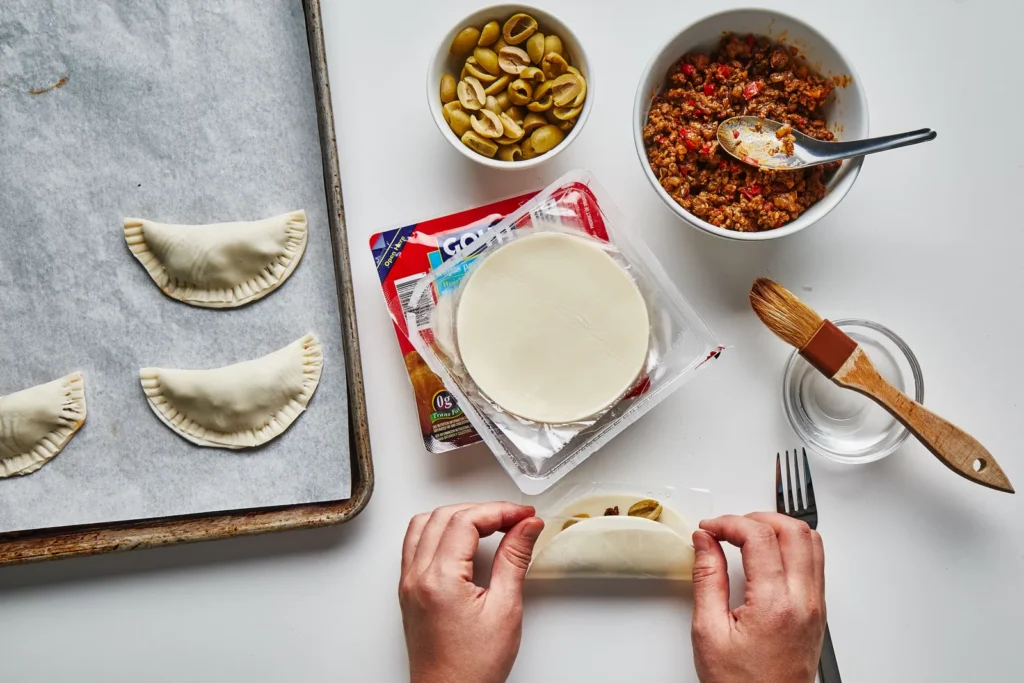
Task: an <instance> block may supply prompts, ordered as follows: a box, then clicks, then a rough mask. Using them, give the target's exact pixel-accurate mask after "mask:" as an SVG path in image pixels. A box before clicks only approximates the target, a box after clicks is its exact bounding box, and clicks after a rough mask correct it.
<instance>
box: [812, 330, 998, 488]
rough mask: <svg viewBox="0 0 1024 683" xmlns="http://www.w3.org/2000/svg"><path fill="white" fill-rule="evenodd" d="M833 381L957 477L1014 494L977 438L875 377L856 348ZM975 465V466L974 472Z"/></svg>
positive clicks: (858, 348) (861, 351)
mask: <svg viewBox="0 0 1024 683" xmlns="http://www.w3.org/2000/svg"><path fill="white" fill-rule="evenodd" d="M832 381H834V382H835V383H836V384H838V385H839V386H841V387H846V388H848V389H853V390H854V391H857V392H859V393H861V394H864V395H865V396H867V397H868V398H871V399H872V400H874V401H875V403H877V404H878V405H880V406H882V407H883V408H885V409H886V410H887V411H888V412H889V414H890V415H892V416H893V417H894V418H896V419H897V420H899V421H900V422H901V423H902V424H903V426H905V427H906V428H907V429H909V430H910V433H911V434H913V435H914V436H916V437H917V439H918V441H920V442H921V443H922V444H924V446H925V448H927V449H928V450H930V451H931V452H932V453H933V454H934V455H935V457H937V458H938V459H939V460H941V461H942V462H943V464H945V465H946V467H948V468H949V469H951V470H953V471H954V472H956V473H957V474H959V475H961V476H963V477H965V478H967V479H970V480H971V481H973V482H976V483H978V484H981V485H982V486H988V487H989V488H993V489H996V490H998V491H1005V492H1007V493H1013V492H1014V491H1013V486H1012V485H1011V484H1010V480H1009V479H1008V478H1007V476H1006V474H1004V473H1003V470H1002V468H1001V467H999V463H998V462H996V459H995V458H994V457H992V454H991V453H989V452H988V450H986V448H985V447H984V446H982V445H981V444H980V443H978V440H977V439H975V438H974V437H973V436H971V435H970V434H968V433H967V432H965V431H964V430H962V429H960V428H959V427H957V426H956V425H954V424H952V423H950V422H947V421H946V420H944V419H942V418H941V417H939V416H938V415H936V414H935V413H933V412H931V411H930V410H928V409H927V408H925V407H924V406H923V405H921V404H920V403H918V402H917V401H914V400H913V399H912V398H910V397H909V396H907V395H906V394H904V393H903V392H902V391H900V390H899V389H897V388H896V387H894V386H893V385H891V384H889V382H887V381H886V380H885V379H884V378H883V377H882V376H881V375H880V374H878V370H876V369H875V366H874V365H872V363H871V359H870V358H868V356H867V354H866V353H864V349H862V348H861V347H860V346H859V345H858V346H857V350H856V351H854V352H853V354H852V355H851V356H850V358H849V359H848V360H847V361H846V363H844V364H843V366H842V367H841V368H840V369H839V372H837V373H836V374H835V376H834V377H833V378H832ZM975 463H977V464H978V470H977V471H976V470H975V469H974V468H975Z"/></svg>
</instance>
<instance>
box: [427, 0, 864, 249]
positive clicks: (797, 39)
mask: <svg viewBox="0 0 1024 683" xmlns="http://www.w3.org/2000/svg"><path fill="white" fill-rule="evenodd" d="M729 32H732V33H738V34H740V35H745V34H747V33H753V34H755V35H764V36H768V37H770V38H771V39H772V40H774V41H779V42H784V43H786V44H787V45H793V46H795V47H796V48H798V49H799V50H800V52H801V54H802V55H803V57H804V58H805V59H806V60H807V62H808V64H809V65H810V66H811V67H812V68H813V69H814V70H815V71H817V72H818V73H819V74H821V75H822V76H824V77H826V78H828V77H831V76H841V75H845V76H849V77H850V78H851V79H852V80H851V81H850V82H849V84H848V85H846V87H837V88H836V89H835V90H834V91H833V94H832V96H831V97H830V99H829V103H828V104H827V105H826V107H825V109H824V110H823V112H824V115H825V120H826V121H827V122H828V123H829V126H830V128H831V129H832V130H833V131H835V132H836V135H837V137H838V138H839V139H841V140H856V139H859V138H865V137H867V136H868V103H867V99H866V98H865V95H864V88H863V87H862V86H861V83H860V77H859V76H857V73H856V72H855V71H854V68H853V65H852V64H850V62H849V61H847V59H846V57H844V56H843V54H842V53H841V52H840V51H839V50H838V49H837V48H836V46H835V45H833V44H832V43H831V42H830V41H829V40H828V38H826V37H825V36H823V35H821V34H820V33H819V32H818V31H816V30H815V29H813V28H811V27H810V26H808V25H807V24H805V23H803V22H802V21H800V20H799V19H794V18H793V17H790V16H787V15H785V14H781V13H779V12H775V11H770V10H763V9H735V10H729V11H726V12H721V13H718V14H712V15H711V16H708V17H705V18H704V19H701V20H699V21H697V22H696V23H693V24H691V25H690V26H688V27H686V28H685V29H683V30H682V31H680V32H679V33H677V34H676V35H675V36H673V37H672V38H671V39H670V40H669V41H668V42H667V43H665V44H664V45H663V46H662V47H661V48H660V49H659V50H658V51H657V52H655V53H654V56H653V57H652V58H651V61H650V62H648V63H647V67H646V68H645V69H644V73H643V76H641V77H640V85H639V86H638V87H637V90H636V98H635V99H634V101H633V142H634V143H635V144H636V151H637V154H638V155H640V163H641V165H642V166H643V168H644V172H645V173H646V174H647V179H648V180H649V181H650V182H651V185H652V186H653V187H654V190H655V192H657V193H658V196H659V197H661V199H662V201H664V202H665V204H666V205H667V206H668V207H669V208H670V209H671V210H672V211H673V212H675V214H676V215H677V216H679V217H680V218H682V219H683V220H684V221H686V222H687V223H688V224H689V225H692V226H693V227H695V228H698V229H700V230H703V231H704V232H707V233H710V234H712V235H716V236H718V237H724V238H726V239H732V240H740V241H761V240H771V239H777V238H779V237H785V236H786V235H792V234H793V233H795V232H799V231H801V230H803V229H804V228H806V227H808V226H810V225H811V224H812V223H815V222H817V221H818V220H820V219H821V218H823V217H824V216H825V214H827V213H828V212H829V211H831V210H832V209H834V208H835V207H836V205H837V204H839V202H841V201H842V200H843V197H845V196H846V193H847V192H849V191H850V188H851V187H853V183H854V181H855V180H857V175H858V174H859V173H860V167H861V164H862V163H863V157H862V158H859V159H851V160H847V161H845V162H843V165H842V168H840V169H839V171H838V172H837V173H836V174H835V175H834V176H833V177H832V179H831V180H830V181H829V183H828V191H827V193H826V194H825V197H824V198H823V199H822V200H821V201H819V202H818V203H816V204H814V205H813V206H811V207H810V208H809V209H807V211H805V212H804V213H802V214H801V215H800V217H799V218H797V219H796V220H795V221H792V222H790V223H787V224H786V225H784V226H782V227H781V228H778V229H775V230H767V231H765V232H738V231H736V230H727V229H725V228H719V227H717V226H714V225H711V224H710V223H708V222H706V221H702V220H701V219H699V218H697V217H696V216H694V215H693V214H691V213H689V212H687V211H686V210H685V209H683V207H681V206H679V204H677V203H676V202H675V200H673V199H672V197H671V196H670V195H669V194H668V192H666V191H665V189H664V188H663V187H662V186H661V184H660V183H659V182H658V178H657V176H655V175H654V172H653V171H652V170H651V166H650V164H649V163H648V162H647V152H646V150H645V149H644V139H643V129H644V124H645V123H646V122H647V112H648V111H649V110H650V107H651V100H653V99H654V96H655V95H657V94H658V93H659V92H660V91H661V89H662V87H663V86H664V84H665V80H666V75H667V74H668V71H669V69H670V68H671V67H672V66H673V65H675V64H677V63H678V62H679V60H680V59H681V58H682V57H683V55H685V54H686V53H687V52H693V51H697V50H699V51H704V52H710V51H712V50H714V49H715V47H716V46H717V45H718V42H719V40H720V39H721V37H722V34H724V33H729ZM438 78H440V75H439V76H438ZM442 122H443V121H442Z"/></svg>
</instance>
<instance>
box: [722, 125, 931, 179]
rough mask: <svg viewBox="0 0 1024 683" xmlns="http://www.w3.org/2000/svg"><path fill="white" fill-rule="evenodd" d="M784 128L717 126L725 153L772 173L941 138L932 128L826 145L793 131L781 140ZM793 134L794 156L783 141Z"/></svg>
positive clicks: (778, 126)
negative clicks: (788, 151)
mask: <svg viewBox="0 0 1024 683" xmlns="http://www.w3.org/2000/svg"><path fill="white" fill-rule="evenodd" d="M783 127H787V128H788V126H786V124H784V123H779V122H778V121H772V120H771V119H762V118H758V117H757V116H734V117H733V118H731V119H726V120H725V121H722V123H721V124H720V125H719V126H718V142H719V144H720V145H721V146H722V149H724V150H725V151H726V152H728V153H729V154H731V155H732V156H734V157H736V158H737V159H739V160H740V161H743V162H746V163H748V164H751V165H753V166H760V167H761V168H768V169H772V170H779V169H788V170H792V169H795V168H804V167H805V166H818V165H819V164H825V163H828V162H830V161H838V160H840V159H849V158H851V157H859V156H863V155H865V154H874V153H875V152H884V151H885V150H887V149H896V148H897V147H906V146H907V145H916V144H917V143H919V142H928V141H929V140H934V139H935V136H936V135H938V133H936V132H935V131H934V130H932V129H931V128H922V129H921V130H915V131H913V132H910V133H899V134H898V135H886V136H884V137H880V138H868V139H867V140H851V141H850V142H823V141H821V140H815V139H814V138H812V137H810V136H808V135H804V134H803V133H801V132H800V131H798V130H796V129H793V128H790V129H789V130H790V131H792V132H791V133H790V132H789V131H784V133H783V135H782V139H780V138H779V137H777V136H776V132H777V131H779V130H780V129H782V128H783ZM790 134H791V135H792V136H793V138H794V140H793V151H792V154H787V153H786V150H785V149H784V148H785V144H784V139H785V138H786V137H788V135H790Z"/></svg>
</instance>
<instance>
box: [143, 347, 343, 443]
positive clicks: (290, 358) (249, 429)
mask: <svg viewBox="0 0 1024 683" xmlns="http://www.w3.org/2000/svg"><path fill="white" fill-rule="evenodd" d="M322 368H323V355H322V354H321V351H320V342H318V341H317V339H316V337H315V336H313V335H312V334H307V335H306V336H305V337H303V338H302V339H299V340H298V341H295V342H293V343H292V344H289V345H288V346H286V347H284V348H283V349H280V350H278V351H275V352H273V353H271V354H269V355H266V356H263V357H262V358H257V359H255V360H249V361H245V362H242V363H236V364H235V365H228V366H226V367H223V368H215V369H213V370H172V369H165V368H142V369H141V370H139V377H140V379H141V380H142V388H143V390H145V392H146V398H147V400H148V401H149V407H150V408H152V409H153V412H154V413H156V416H157V417H159V418H160V420H161V421H163V423H164V424H166V425H167V426H168V427H170V428H171V429H172V430H174V431H175V432H176V433H177V434H178V435H179V436H181V437H182V438H185V439H188V440H189V441H191V442H192V443H194V444H197V445H199V446H211V447H216V448H231V449H238V448H252V447H255V446H259V445H262V444H265V443H266V442H268V441H270V440H271V439H273V438H274V437H276V436H279V435H281V434H283V433H284V431H285V430H286V429H288V427H290V426H291V424H292V423H293V422H295V420H296V419H297V418H298V417H299V415H301V414H302V412H303V411H304V410H305V409H306V405H307V404H308V403H309V399H310V398H311V397H312V396H313V392H314V391H316V388H317V385H318V384H319V383H320V372H321V369H322Z"/></svg>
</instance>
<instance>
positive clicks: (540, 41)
mask: <svg viewBox="0 0 1024 683" xmlns="http://www.w3.org/2000/svg"><path fill="white" fill-rule="evenodd" d="M526 54H528V55H530V61H531V62H533V63H534V64H540V60H542V59H544V55H546V54H547V50H545V49H544V34H543V33H541V32H540V31H538V32H537V33H534V34H533V35H532V36H530V39H529V40H527V41H526Z"/></svg>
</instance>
